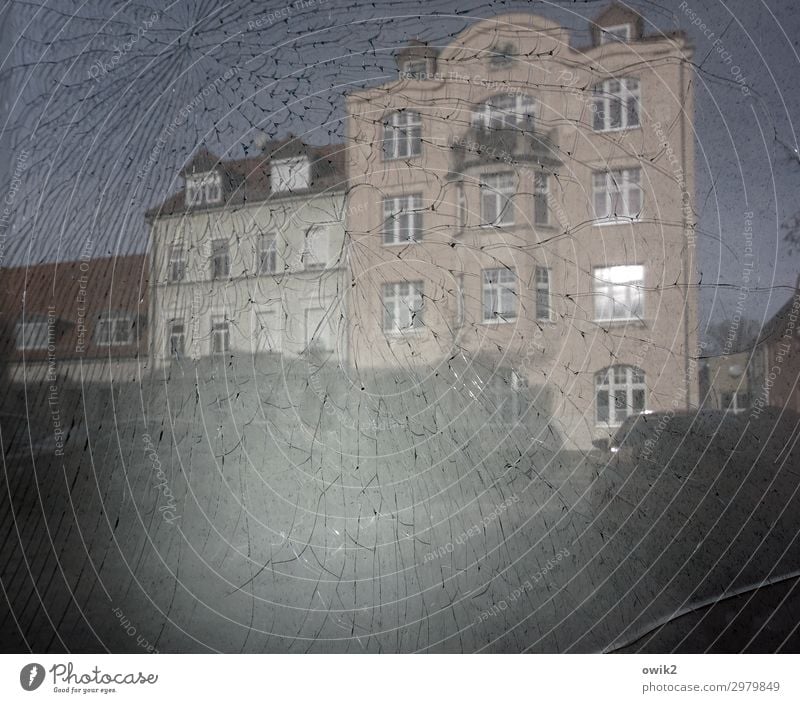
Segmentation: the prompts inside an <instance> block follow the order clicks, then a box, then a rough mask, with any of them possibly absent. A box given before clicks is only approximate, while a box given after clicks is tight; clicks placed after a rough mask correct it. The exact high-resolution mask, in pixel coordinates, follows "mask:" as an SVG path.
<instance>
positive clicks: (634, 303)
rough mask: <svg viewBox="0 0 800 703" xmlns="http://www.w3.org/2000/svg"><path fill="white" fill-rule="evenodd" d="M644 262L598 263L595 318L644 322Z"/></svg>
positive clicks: (595, 269) (595, 277) (610, 320)
mask: <svg viewBox="0 0 800 703" xmlns="http://www.w3.org/2000/svg"><path fill="white" fill-rule="evenodd" d="M644 274H645V271H644V265H642V264H633V265H621V266H597V267H595V268H594V270H593V271H592V276H593V278H594V319H595V322H634V321H636V322H640V321H642V319H643V318H644V314H645V289H644Z"/></svg>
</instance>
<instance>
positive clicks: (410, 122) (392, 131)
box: [383, 110, 422, 159]
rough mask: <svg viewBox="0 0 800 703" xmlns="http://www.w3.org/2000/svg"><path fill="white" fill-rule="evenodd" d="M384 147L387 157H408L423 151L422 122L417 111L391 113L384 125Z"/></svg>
mask: <svg viewBox="0 0 800 703" xmlns="http://www.w3.org/2000/svg"><path fill="white" fill-rule="evenodd" d="M383 148H384V154H385V155H386V158H387V159H407V158H409V157H412V156H419V155H420V153H421V152H422V122H421V121H420V118H419V115H418V114H417V113H416V112H411V111H410V110H401V111H400V112H394V113H392V114H391V115H389V118H388V120H387V121H386V122H385V123H384V125H383Z"/></svg>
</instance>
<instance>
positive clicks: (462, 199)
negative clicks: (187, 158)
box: [456, 183, 467, 232]
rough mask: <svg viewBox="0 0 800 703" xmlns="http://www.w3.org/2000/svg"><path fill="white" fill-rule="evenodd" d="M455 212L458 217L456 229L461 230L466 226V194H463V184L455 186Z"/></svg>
mask: <svg viewBox="0 0 800 703" xmlns="http://www.w3.org/2000/svg"><path fill="white" fill-rule="evenodd" d="M456 212H457V217H458V231H459V232H463V231H464V230H465V229H466V228H467V196H466V195H465V194H464V184H463V183H459V184H458V186H456Z"/></svg>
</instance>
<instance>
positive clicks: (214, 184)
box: [186, 171, 222, 207]
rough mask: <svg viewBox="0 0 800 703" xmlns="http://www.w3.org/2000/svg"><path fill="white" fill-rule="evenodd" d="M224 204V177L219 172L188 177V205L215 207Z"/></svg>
mask: <svg viewBox="0 0 800 703" xmlns="http://www.w3.org/2000/svg"><path fill="white" fill-rule="evenodd" d="M220 202H222V177H221V176H220V174H219V173H218V172H217V171H211V172H210V173H201V174H198V175H192V176H187V177H186V205H187V207H194V206H197V205H203V204H205V205H215V204H217V203H220Z"/></svg>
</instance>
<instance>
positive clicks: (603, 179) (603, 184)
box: [592, 168, 642, 224]
mask: <svg viewBox="0 0 800 703" xmlns="http://www.w3.org/2000/svg"><path fill="white" fill-rule="evenodd" d="M640 178H641V175H640V171H639V169H638V168H626V169H621V170H618V171H602V172H598V173H595V174H594V175H593V178H592V187H593V191H594V212H595V217H596V218H597V220H598V221H599V222H600V223H602V222H604V221H605V222H614V221H615V220H618V219H622V218H630V219H638V218H639V215H640V214H641V211H642V189H641V186H640V185H639V180H640ZM595 224H597V223H595Z"/></svg>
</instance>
